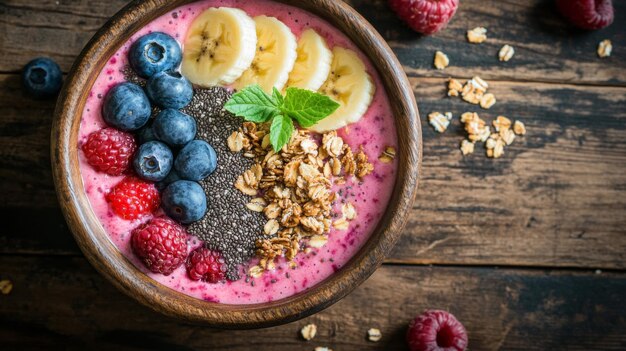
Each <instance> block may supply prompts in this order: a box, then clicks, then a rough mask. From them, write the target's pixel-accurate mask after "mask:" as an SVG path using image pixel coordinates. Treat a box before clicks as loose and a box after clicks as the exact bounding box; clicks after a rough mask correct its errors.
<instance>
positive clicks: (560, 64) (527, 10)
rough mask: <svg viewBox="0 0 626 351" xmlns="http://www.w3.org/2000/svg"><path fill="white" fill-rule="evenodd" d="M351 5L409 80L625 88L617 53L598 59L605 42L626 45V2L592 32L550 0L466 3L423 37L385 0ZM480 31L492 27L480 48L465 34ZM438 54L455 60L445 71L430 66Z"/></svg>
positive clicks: (624, 67) (625, 68) (625, 65)
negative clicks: (508, 54)
mask: <svg viewBox="0 0 626 351" xmlns="http://www.w3.org/2000/svg"><path fill="white" fill-rule="evenodd" d="M348 2H349V3H351V4H352V5H353V6H354V7H355V8H356V9H357V10H358V11H359V12H360V13H361V14H363V15H364V17H365V18H367V19H368V20H369V21H370V22H371V23H372V24H374V26H375V27H376V29H377V30H378V31H379V32H380V33H381V34H382V36H383V37H384V38H385V39H386V40H387V41H388V42H389V44H390V46H391V48H392V49H393V50H394V51H395V52H396V54H397V55H398V57H399V59H400V61H401V62H402V64H403V65H404V67H405V70H406V71H407V74H409V75H411V76H419V77H449V76H451V75H452V76H455V75H467V74H477V75H480V76H481V77H483V78H488V79H499V80H526V81H529V80H532V81H542V82H568V83H572V84H600V85H608V84H611V85H620V86H624V85H625V84H626V62H624V60H623V59H620V58H618V56H619V54H617V52H615V55H614V56H613V57H611V58H609V59H608V60H600V59H599V58H598V57H597V55H596V49H597V45H598V43H599V42H600V41H602V40H604V39H607V38H608V39H611V40H612V41H613V45H614V47H623V46H625V45H626V21H620V20H619V19H617V18H619V17H620V15H621V14H626V2H624V1H613V3H614V5H615V9H616V10H615V13H616V21H615V22H614V23H613V25H611V26H610V27H608V28H605V29H603V30H600V31H595V32H594V31H582V30H578V29H575V28H573V27H571V26H570V25H569V24H568V23H567V22H566V21H565V20H563V19H562V18H561V17H560V15H559V14H558V12H557V11H556V9H555V8H554V5H553V2H551V1H542V0H533V1H525V0H517V1H515V0H514V1H498V0H489V1H485V0H464V1H461V2H460V5H459V9H458V11H457V13H456V15H455V17H454V18H452V20H451V21H450V23H449V24H448V27H447V28H446V29H445V30H442V31H440V32H439V33H437V34H435V35H433V36H421V35H419V34H417V33H415V32H413V31H412V30H411V29H409V28H408V26H405V25H403V24H401V23H400V22H399V20H398V19H397V18H396V17H395V16H394V14H393V13H392V12H391V11H390V9H389V7H388V5H387V1H385V0H375V1H371V0H369V1H368V0H352V1H348ZM622 16H623V15H622ZM479 26H481V27H486V28H487V30H488V33H487V35H488V40H487V41H486V42H484V43H482V44H480V45H476V44H470V43H468V42H467V40H466V32H467V30H468V29H472V28H475V27H479ZM504 44H509V45H512V46H513V47H514V48H515V56H514V57H513V59H512V60H511V61H509V62H499V61H498V58H497V57H498V51H499V50H500V48H501V47H502V46H503V45H504ZM436 50H441V51H443V52H445V53H446V54H447V55H448V57H449V58H450V66H449V67H448V68H446V69H445V70H444V71H437V70H435V69H433V56H434V54H435V51H436ZM468 72H471V73H468Z"/></svg>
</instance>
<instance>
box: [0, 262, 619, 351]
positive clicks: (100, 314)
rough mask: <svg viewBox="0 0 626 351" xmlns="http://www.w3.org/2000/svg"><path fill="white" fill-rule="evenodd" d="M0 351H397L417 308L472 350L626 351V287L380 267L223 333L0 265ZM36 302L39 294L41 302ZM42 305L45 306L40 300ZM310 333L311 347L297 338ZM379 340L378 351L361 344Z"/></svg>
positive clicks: (59, 272) (57, 278) (76, 273)
mask: <svg viewBox="0 0 626 351" xmlns="http://www.w3.org/2000/svg"><path fill="white" fill-rule="evenodd" d="M0 272H2V274H1V276H0V278H2V279H5V278H9V279H11V280H12V281H13V283H14V289H13V291H12V293H11V294H10V295H8V296H0V339H1V340H3V349H20V350H29V349H51V348H55V347H58V346H60V345H64V349H70V350H73V349H81V350H85V349H89V350H91V349H98V350H101V349H116V350H130V349H138V348H143V349H147V348H149V349H151V350H192V349H194V350H242V351H243V350H249V346H250V341H253V342H254V344H255V347H256V348H257V349H259V350H270V349H271V350H276V351H282V350H285V351H287V350H290V351H291V350H312V349H313V348H314V347H315V346H329V347H331V348H333V349H334V350H342V351H347V350H404V349H405V346H404V333H405V330H406V329H405V328H406V325H407V324H408V321H409V320H410V319H411V318H412V317H413V316H414V315H415V314H417V313H418V312H421V311H422V310H424V309H426V308H439V309H445V310H449V311H450V312H452V313H454V314H455V315H456V316H457V317H458V318H459V319H460V320H461V321H462V322H463V323H464V324H465V326H466V328H467V330H468V333H469V339H470V341H469V347H470V349H471V350H497V349H505V350H527V351H530V350H549V349H551V350H554V349H562V350H564V349H567V350H623V349H624V348H625V347H626V333H624V331H626V319H624V314H623V311H625V310H626V301H625V300H624V299H623V296H622V293H623V291H624V290H626V277H624V276H623V275H614V274H610V273H602V274H594V273H593V272H590V273H585V272H553V271H543V270H507V271H502V270H498V269H488V268H474V269H472V268H442V267H404V266H383V268H381V269H379V270H378V271H377V272H376V273H375V274H374V276H372V278H371V279H369V280H368V281H367V282H366V283H365V284H363V285H362V286H361V287H359V288H358V289H357V290H355V291H354V293H352V294H351V295H350V296H348V297H347V298H345V299H344V300H342V301H341V302H339V303H337V304H336V305H335V306H333V307H331V308H329V309H328V310H326V311H324V312H321V313H319V314H317V315H315V316H313V317H309V318H307V319H305V320H302V321H299V322H296V323H291V324H288V325H285V326H281V327H276V328H269V329H261V330H250V331H223V330H215V329H209V328H204V327H198V326H194V325H188V324H182V323H177V322H174V321H172V320H171V319H169V318H167V317H163V316H161V315H158V314H156V313H155V312H152V311H151V310H149V309H148V308H145V307H143V306H141V305H139V304H137V303H136V302H135V301H133V300H132V299H130V298H128V297H126V296H124V295H123V294H121V293H119V292H118V291H117V290H115V289H114V288H113V287H112V286H111V285H110V284H109V283H108V282H106V281H105V280H104V278H102V277H100V276H99V275H98V274H96V272H95V271H94V270H93V269H92V268H91V267H90V266H89V265H88V264H87V262H86V261H85V260H84V259H82V258H59V257H57V258H46V257H20V256H14V257H8V256H4V257H2V258H0ZM44 292H45V294H44ZM42 295H43V296H42ZM310 322H312V323H315V324H316V325H317V326H318V336H317V337H316V338H315V339H313V340H312V341H310V342H305V341H303V340H301V339H299V337H298V332H299V330H300V328H301V327H302V326H304V325H305V324H307V323H310ZM372 327H376V328H380V329H381V331H382V334H383V339H382V340H381V341H380V342H379V343H372V342H369V341H367V340H366V331H367V329H369V328H372Z"/></svg>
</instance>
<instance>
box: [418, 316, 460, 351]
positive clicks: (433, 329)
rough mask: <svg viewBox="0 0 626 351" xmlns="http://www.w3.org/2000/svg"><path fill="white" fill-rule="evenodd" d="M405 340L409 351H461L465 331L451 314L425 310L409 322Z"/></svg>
mask: <svg viewBox="0 0 626 351" xmlns="http://www.w3.org/2000/svg"><path fill="white" fill-rule="evenodd" d="M406 341H407V342H408V344H409V349H410V350H411V351H444V350H445V351H455V350H456V351H463V350H465V348H466V347H467V332H466V331H465V327H463V324H461V322H459V321H458V320H457V319H456V318H455V317H454V316H453V315H452V314H450V313H448V312H446V311H441V310H426V311H424V313H422V314H421V315H419V316H417V317H415V319H414V320H412V321H411V323H410V324H409V331H408V332H407V334H406Z"/></svg>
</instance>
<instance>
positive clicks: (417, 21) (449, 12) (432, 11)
mask: <svg viewBox="0 0 626 351" xmlns="http://www.w3.org/2000/svg"><path fill="white" fill-rule="evenodd" d="M389 5H390V6H391V8H392V9H393V10H394V11H395V12H396V14H397V15H398V17H400V18H401V19H402V20H403V21H405V22H406V23H407V24H408V25H409V27H411V28H413V29H414V30H416V31H418V32H420V33H422V34H433V33H436V32H438V31H439V30H440V29H442V28H443V27H445V26H446V24H448V22H449V21H450V19H451V18H452V17H453V16H454V13H455V12H456V9H457V8H458V7H459V0H389Z"/></svg>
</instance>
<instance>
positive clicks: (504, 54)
mask: <svg viewBox="0 0 626 351" xmlns="http://www.w3.org/2000/svg"><path fill="white" fill-rule="evenodd" d="M514 54H515V49H514V48H513V47H512V46H511V45H508V44H506V45H504V46H502V48H500V51H499V52H498V59H499V60H500V61H502V62H507V61H509V60H510V59H511V58H512V57H513V55H514Z"/></svg>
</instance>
